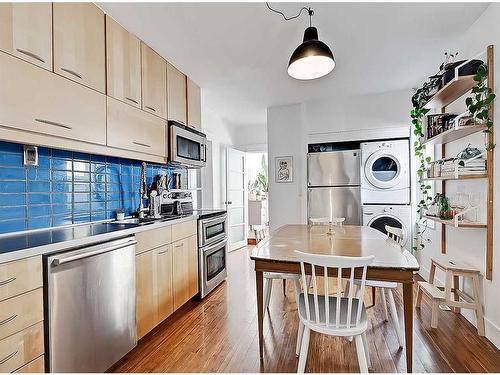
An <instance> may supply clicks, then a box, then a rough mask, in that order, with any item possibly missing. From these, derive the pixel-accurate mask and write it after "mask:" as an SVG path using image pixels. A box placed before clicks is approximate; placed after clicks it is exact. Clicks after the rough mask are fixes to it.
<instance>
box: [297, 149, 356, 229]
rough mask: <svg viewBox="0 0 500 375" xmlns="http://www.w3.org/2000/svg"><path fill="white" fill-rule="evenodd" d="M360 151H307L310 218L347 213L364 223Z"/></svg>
mask: <svg viewBox="0 0 500 375" xmlns="http://www.w3.org/2000/svg"><path fill="white" fill-rule="evenodd" d="M360 156H361V151H360V150H348V151H331V152H314V153H309V154H307V180H308V182H307V185H308V189H307V219H308V221H309V219H310V218H331V217H345V222H344V223H345V224H353V225H361V188H360V181H361V179H360V171H361V166H360V162H361V157H360Z"/></svg>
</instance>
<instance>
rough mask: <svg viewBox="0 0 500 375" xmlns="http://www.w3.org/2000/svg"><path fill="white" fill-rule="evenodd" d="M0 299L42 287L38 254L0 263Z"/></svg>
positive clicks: (40, 264)
mask: <svg viewBox="0 0 500 375" xmlns="http://www.w3.org/2000/svg"><path fill="white" fill-rule="evenodd" d="M0 285H1V288H0V301H3V300H5V299H7V298H10V297H14V296H17V295H19V294H22V293H26V292H27V291H30V290H33V289H36V288H41V287H42V285H43V284H42V258H41V257H40V256H36V257H31V258H25V259H20V260H16V261H13V262H9V263H3V264H0Z"/></svg>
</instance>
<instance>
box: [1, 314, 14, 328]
mask: <svg viewBox="0 0 500 375" xmlns="http://www.w3.org/2000/svg"><path fill="white" fill-rule="evenodd" d="M16 318H17V314H14V315H12V316H9V317H8V318H7V319H4V320H2V321H0V326H3V325H4V324H7V323H9V322H12V321H13V320H14V319H16Z"/></svg>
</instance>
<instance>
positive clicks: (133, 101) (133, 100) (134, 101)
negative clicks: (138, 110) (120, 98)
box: [125, 96, 139, 104]
mask: <svg viewBox="0 0 500 375" xmlns="http://www.w3.org/2000/svg"><path fill="white" fill-rule="evenodd" d="M125 99H127V100H130V101H131V102H132V103H135V104H139V102H138V101H137V100H135V99H132V98H129V97H128V96H126V97H125Z"/></svg>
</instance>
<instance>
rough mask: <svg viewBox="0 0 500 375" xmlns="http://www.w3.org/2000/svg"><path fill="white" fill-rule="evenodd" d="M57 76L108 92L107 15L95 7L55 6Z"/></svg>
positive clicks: (56, 4)
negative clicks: (105, 32) (105, 17)
mask: <svg viewBox="0 0 500 375" xmlns="http://www.w3.org/2000/svg"><path fill="white" fill-rule="evenodd" d="M53 12H54V20H53V23H54V72H55V73H57V74H60V75H62V76H64V77H66V78H69V79H71V80H73V81H75V82H78V83H81V84H83V85H85V86H88V87H90V88H93V89H94V90H97V91H100V92H102V93H105V92H106V62H105V34H104V13H103V12H102V11H101V10H100V9H99V8H98V7H97V6H95V5H94V4H92V3H54V4H53Z"/></svg>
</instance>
